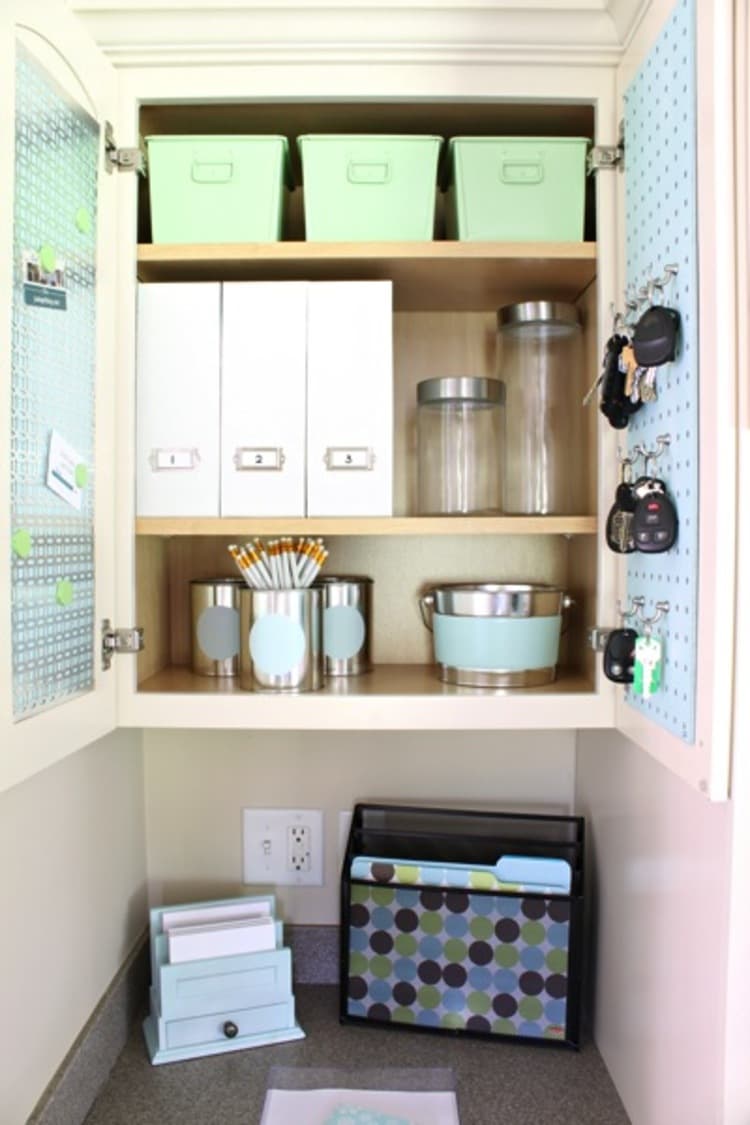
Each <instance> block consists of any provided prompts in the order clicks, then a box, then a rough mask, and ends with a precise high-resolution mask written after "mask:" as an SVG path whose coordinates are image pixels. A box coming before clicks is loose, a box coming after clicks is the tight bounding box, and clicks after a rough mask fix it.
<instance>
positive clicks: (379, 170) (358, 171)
mask: <svg viewBox="0 0 750 1125" xmlns="http://www.w3.org/2000/svg"><path fill="white" fill-rule="evenodd" d="M346 178H347V180H348V181H349V183H350V184H387V183H388V181H389V180H390V178H391V164H390V161H389V160H377V161H372V162H369V161H364V160H350V161H349V163H348V164H347V166H346Z"/></svg>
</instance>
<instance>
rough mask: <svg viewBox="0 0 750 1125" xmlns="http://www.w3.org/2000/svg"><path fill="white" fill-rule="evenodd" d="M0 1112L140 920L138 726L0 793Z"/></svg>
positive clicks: (38, 1073) (43, 1059)
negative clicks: (0, 896)
mask: <svg viewBox="0 0 750 1125" xmlns="http://www.w3.org/2000/svg"><path fill="white" fill-rule="evenodd" d="M0 857H2V859H1V861H0V862H1V863H2V910H1V911H0V918H1V922H0V1009H1V1010H2V1019H1V1020H0V1059H2V1064H1V1065H0V1121H2V1122H3V1125H22V1123H23V1122H25V1121H26V1119H27V1117H28V1115H29V1113H30V1112H31V1110H32V1109H33V1107H34V1105H35V1104H36V1102H37V1101H38V1099H39V1097H40V1096H41V1094H42V1093H43V1091H44V1089H45V1087H46V1086H47V1083H48V1082H49V1080H50V1079H51V1078H52V1076H53V1074H54V1073H55V1071H56V1070H57V1068H58V1066H59V1065H60V1063H61V1062H62V1060H63V1058H64V1056H65V1055H66V1053H67V1051H68V1050H69V1048H70V1047H71V1045H72V1043H73V1041H74V1040H75V1038H76V1036H77V1035H78V1033H79V1032H80V1031H81V1029H82V1027H83V1025H84V1024H85V1023H86V1020H87V1019H88V1018H89V1016H90V1015H91V1013H92V1010H93V1009H94V1008H95V1007H96V1005H97V1003H98V1002H99V1000H100V999H101V997H102V995H103V994H104V992H105V991H106V989H107V987H108V986H109V984H110V983H111V981H112V978H113V977H114V976H115V974H116V973H117V971H118V969H119V968H120V966H121V965H122V963H123V962H124V960H125V959H126V957H127V955H128V953H129V952H130V950H131V948H132V947H133V945H134V943H135V941H136V940H137V938H138V935H139V934H140V933H141V931H142V930H143V927H144V925H145V923H146V892H145V877H146V858H145V831H144V817H143V762H142V754H141V736H140V734H137V733H134V732H130V731H120V732H117V733H115V734H113V735H109V736H108V737H106V738H103V739H101V740H100V741H98V742H95V743H94V744H93V745H91V746H88V747H86V748H85V749H84V750H81V751H79V752H78V753H77V754H73V755H71V756H70V757H68V758H65V759H64V760H63V761H61V762H58V763H57V764H56V765H54V766H51V767H50V768H49V769H47V770H44V771H43V772H42V773H38V774H35V775H34V776H33V777H31V778H30V779H29V780H28V781H25V782H23V783H22V784H20V785H17V786H15V788H13V789H9V790H8V791H7V792H5V793H3V794H2V795H0Z"/></svg>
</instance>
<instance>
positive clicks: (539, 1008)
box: [339, 804, 584, 1048]
mask: <svg viewBox="0 0 750 1125" xmlns="http://www.w3.org/2000/svg"><path fill="white" fill-rule="evenodd" d="M501 855H514V856H533V857H540V858H557V859H564V860H567V862H568V863H569V864H570V868H571V883H570V892H569V893H558V892H552V891H548V890H544V891H533V892H532V891H530V890H521V889H506V887H505V885H503V887H502V888H501V889H488V888H489V887H491V886H493V880H492V878H491V876H488V875H487V873H486V872H482V871H474V872H473V874H470V875H468V876H467V874H466V873H465V872H462V871H460V870H458V871H457V870H456V867H446V868H444V869H442V870H440V869H437V870H436V869H422V868H420V863H425V862H428V861H429V862H431V863H433V864H446V865H456V866H457V867H459V868H460V867H467V868H473V867H474V865H476V866H477V867H478V868H487V867H490V868H492V867H494V865H495V864H496V862H497V860H498V859H499V857H500V856H501ZM583 863H584V820H583V818H582V817H574V816H549V815H540V816H536V815H528V814H515V813H495V812H480V811H468V810H453V809H436V808H435V809H433V808H420V807H412V806H406V805H377V804H358V805H356V806H355V808H354V813H353V817H352V824H351V829H350V832H349V839H348V843H347V849H346V856H345V859H344V865H343V871H342V879H341V965H340V1010H339V1014H340V1019H341V1022H342V1023H352V1024H355V1023H361V1024H373V1025H378V1026H381V1027H382V1026H387V1027H401V1028H410V1029H413V1030H416V1031H440V1032H443V1033H446V1032H447V1033H453V1034H463V1035H470V1036H477V1037H481V1038H488V1039H495V1038H498V1037H500V1038H503V1039H518V1040H524V1041H526V1042H535V1043H548V1044H550V1043H551V1044H554V1043H557V1044H563V1045H566V1046H569V1047H573V1048H577V1047H579V1046H580V1023H581V1021H580V1000H581V975H582V962H583V950H582V941H583V916H584V915H583V903H584V871H583ZM353 864H354V874H352V865H353ZM459 882H461V883H462V885H458V884H459ZM494 885H495V888H496V884H494Z"/></svg>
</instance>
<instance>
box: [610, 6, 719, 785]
mask: <svg viewBox="0 0 750 1125" xmlns="http://www.w3.org/2000/svg"><path fill="white" fill-rule="evenodd" d="M732 7H733V5H732V2H731V0H668V2H667V0H665V2H662V0H654V2H653V3H652V4H651V5H650V7H649V9H648V11H647V14H646V16H645V18H644V20H643V21H642V23H641V25H640V26H639V28H638V30H637V32H636V34H635V36H634V37H633V40H632V42H631V43H630V46H629V48H628V51H627V54H626V56H625V58H624V61H623V63H622V65H621V67H620V70H619V74H618V95H619V97H620V99H621V106H622V120H623V122H624V140H625V174H624V176H623V177H621V180H622V183H621V200H620V203H621V206H620V208H619V211H620V215H621V216H622V228H623V229H622V230H621V232H620V245H621V246H622V247H623V248H624V252H623V254H622V257H621V261H620V282H621V288H622V300H623V306H624V307H623V311H626V306H627V302H628V301H630V309H629V319H630V324H631V326H632V325H635V324H637V323H638V321H639V319H640V317H641V316H642V315H643V314H644V312H645V311H646V309H648V308H650V307H652V306H654V305H666V306H668V307H669V308H671V309H674V310H676V311H677V313H679V318H680V321H679V330H678V337H677V349H676V355H675V358H674V360H673V361H671V362H668V363H665V364H663V365H662V366H660V367H659V368H658V369H656V390H657V394H658V398H657V400H656V401H647V402H644V404H643V405H642V407H641V408H640V409H639V410H638V411H637V412H636V413H635V414H634V415H633V416H632V417H631V419H630V422H629V426H628V430H627V438H628V441H627V450H628V452H627V456H628V457H629V458H631V459H632V460H633V466H632V468H633V473H634V476H635V477H638V476H641V475H646V476H653V477H656V478H660V479H661V480H662V481H663V482H664V484H665V485H666V491H667V494H668V495H669V496H670V497H671V498H672V500H673V501H674V504H675V507H676V509H677V515H678V521H679V524H678V534H677V540H676V543H675V545H674V546H673V547H672V548H671V549H670V550H667V551H665V552H663V553H643V552H641V551H638V550H636V551H635V552H634V553H632V554H630V555H628V556H626V558H624V559H623V580H622V584H621V589H622V604H623V608H624V609H627V610H633V609H635V614H634V616H633V618H632V619H631V620H629V621H627V624H628V625H630V626H631V627H633V628H635V629H636V631H637V632H638V633H639V634H641V635H644V636H645V635H649V636H650V639H651V642H655V644H656V651H657V653H658V647H659V646H661V653H662V662H661V665H660V666H657V670H656V673H655V675H654V676H653V677H652V676H651V675H650V670H649V669H648V668H646V669H645V674H644V675H641V674H640V673H641V671H642V666H641V667H640V668H639V665H638V663H636V670H635V675H636V679H635V681H634V683H633V685H632V687H629V688H627V689H624V690H622V689H621V692H622V694H621V697H620V698H619V700H618V710H617V726H618V729H620V730H621V731H622V732H623V733H624V734H626V735H627V736H628V737H629V738H631V739H632V740H633V741H635V742H636V743H637V744H639V745H640V746H641V747H643V748H644V749H645V750H646V751H648V752H649V753H650V754H652V755H653V756H654V757H655V758H657V759H658V760H659V761H660V762H662V763H663V764H664V765H665V766H666V767H667V768H668V769H669V770H670V771H671V772H673V773H675V774H677V775H678V776H680V777H682V778H684V779H685V780H686V781H688V782H689V783H690V784H691V785H693V786H695V787H696V788H697V789H699V790H700V791H701V792H704V793H706V794H707V796H709V797H710V798H711V799H713V800H722V799H725V798H726V797H727V796H728V793H729V780H730V751H731V738H732V726H731V717H732V675H733V660H732V657H733V650H734V627H735V536H736V499H737V467H736V405H735V403H736V386H737V382H736V380H737V373H736V371H737V354H736V347H737V344H736V340H737V335H736V334H737V324H736V318H735V258H734V255H735V228H734V173H733V152H734V145H733V121H734V113H733V108H734V106H733V89H732V85H733V77H732V76H733V36H732ZM644 397H646V396H644ZM639 450H640V451H643V450H646V451H647V452H648V453H651V454H652V455H653V457H652V459H651V460H650V461H649V463H648V464H646V463H645V461H644V458H643V455H642V453H641V452H639ZM639 599H643V601H642V604H641V605H639V604H638V601H639Z"/></svg>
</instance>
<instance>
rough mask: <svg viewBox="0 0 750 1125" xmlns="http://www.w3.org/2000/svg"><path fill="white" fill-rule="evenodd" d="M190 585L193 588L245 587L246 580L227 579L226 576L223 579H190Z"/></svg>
mask: <svg viewBox="0 0 750 1125" xmlns="http://www.w3.org/2000/svg"><path fill="white" fill-rule="evenodd" d="M190 585H191V586H244V585H245V580H244V578H234V577H229V578H226V577H224V576H222V577H221V578H191V579H190Z"/></svg>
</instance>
